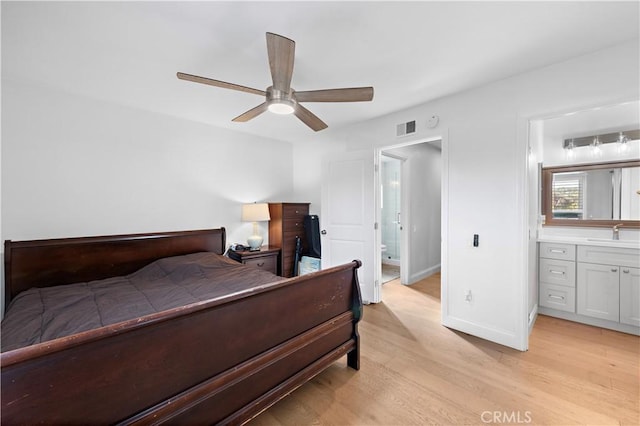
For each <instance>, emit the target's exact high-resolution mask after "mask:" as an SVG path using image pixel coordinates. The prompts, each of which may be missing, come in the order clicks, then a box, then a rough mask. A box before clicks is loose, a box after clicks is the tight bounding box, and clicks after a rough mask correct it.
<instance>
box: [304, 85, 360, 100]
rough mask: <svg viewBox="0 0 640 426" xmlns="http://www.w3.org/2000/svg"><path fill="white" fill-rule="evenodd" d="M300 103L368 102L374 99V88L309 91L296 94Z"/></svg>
mask: <svg viewBox="0 0 640 426" xmlns="http://www.w3.org/2000/svg"><path fill="white" fill-rule="evenodd" d="M296 99H297V101H298V102H366V101H370V100H372V99H373V87H350V88H345V89H327V90H308V91H305V92H296Z"/></svg>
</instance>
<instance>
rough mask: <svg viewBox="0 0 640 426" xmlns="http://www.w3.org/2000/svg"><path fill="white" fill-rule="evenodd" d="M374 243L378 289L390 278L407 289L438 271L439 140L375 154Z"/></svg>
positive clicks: (435, 139) (383, 149)
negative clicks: (378, 266)
mask: <svg viewBox="0 0 640 426" xmlns="http://www.w3.org/2000/svg"><path fill="white" fill-rule="evenodd" d="M379 155H380V156H379V163H378V164H379V173H378V174H377V175H378V176H377V180H378V181H377V182H376V183H377V184H379V193H378V197H377V207H376V215H377V218H376V222H377V223H379V226H378V229H377V231H376V232H377V237H376V241H378V242H379V246H378V256H379V257H378V258H379V259H380V262H379V265H380V268H379V269H378V270H379V271H380V272H379V275H378V276H377V278H376V280H379V281H378V282H379V283H380V284H379V286H380V287H381V286H382V285H383V284H384V283H385V282H388V281H387V280H388V279H389V278H391V277H393V276H394V275H392V274H391V273H389V274H388V273H387V272H392V273H395V274H399V276H400V282H401V283H402V284H405V285H410V284H413V283H415V282H417V281H420V280H422V279H424V278H426V277H428V276H430V275H433V274H435V273H437V272H440V269H441V242H442V229H441V228H442V227H441V223H442V220H441V219H442V182H443V181H442V170H443V161H442V140H441V139H440V138H434V139H432V140H425V141H419V142H410V143H405V144H402V145H395V146H389V147H384V148H382V149H380V150H379Z"/></svg>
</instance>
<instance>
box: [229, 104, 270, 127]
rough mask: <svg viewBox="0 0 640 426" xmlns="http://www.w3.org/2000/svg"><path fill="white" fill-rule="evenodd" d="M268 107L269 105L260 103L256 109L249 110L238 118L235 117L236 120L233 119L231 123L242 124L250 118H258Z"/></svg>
mask: <svg viewBox="0 0 640 426" xmlns="http://www.w3.org/2000/svg"><path fill="white" fill-rule="evenodd" d="M268 106H269V104H268V103H267V102H264V103H261V104H260V105H258V106H257V107H255V108H252V109H250V110H249V111H247V112H245V113H244V114H240V115H239V116H237V117H236V118H234V119H233V120H231V121H235V122H240V123H244V122H246V121H249V120H251V119H252V118H256V117H257V116H259V115H260V114H262V113H263V112H265V111H266V110H267V108H268Z"/></svg>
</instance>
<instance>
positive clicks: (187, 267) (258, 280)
mask: <svg viewBox="0 0 640 426" xmlns="http://www.w3.org/2000/svg"><path fill="white" fill-rule="evenodd" d="M282 279H283V278H281V277H278V276H276V275H273V274H271V273H269V272H266V271H263V270H261V269H259V268H255V267H252V266H246V265H242V264H240V263H237V262H235V261H233V260H231V259H228V258H226V257H223V256H220V255H217V254H214V253H193V254H188V255H184V256H174V257H168V258H165V259H160V260H157V261H155V262H153V263H151V264H149V265H147V266H145V267H144V268H142V269H140V270H138V271H136V272H134V273H132V274H130V275H127V276H123V277H114V278H107V279H104V280H98V281H91V282H86V283H76V284H68V285H61V286H56V287H46V288H32V289H29V290H27V291H24V292H22V293H20V294H18V296H17V297H16V298H15V299H14V300H13V301H12V302H11V304H10V305H9V308H8V309H7V313H6V315H5V318H4V319H3V321H2V352H5V351H9V350H13V349H18V348H21V347H24V346H29V345H33V344H36V343H41V342H46V341H48V340H53V339H56V338H59V337H64V336H69V335H72V334H75V333H79V332H81V331H87V330H92V329H95V328H99V327H103V326H106V325H111V324H115V323H118V322H121V321H126V320H130V319H133V318H138V317H141V316H144V315H148V314H152V313H156V312H161V311H165V310H167V309H171V308H176V307H178V306H185V305H188V304H191V303H195V302H200V301H204V300H208V299H212V298H215V297H219V296H224V295H227V294H231V293H235V292H237V291H241V290H247V289H249V288H253V287H257V286H260V285H264V284H268V283H272V282H276V281H279V280H282Z"/></svg>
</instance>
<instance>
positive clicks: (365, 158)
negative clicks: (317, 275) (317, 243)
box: [320, 151, 380, 302]
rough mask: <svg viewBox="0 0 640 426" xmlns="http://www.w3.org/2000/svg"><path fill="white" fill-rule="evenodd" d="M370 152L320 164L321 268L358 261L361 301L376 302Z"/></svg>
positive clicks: (372, 187) (345, 156) (373, 161)
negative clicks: (360, 265) (321, 166)
mask: <svg viewBox="0 0 640 426" xmlns="http://www.w3.org/2000/svg"><path fill="white" fill-rule="evenodd" d="M374 164H375V159H374V153H373V152H365V151H357V152H345V153H340V154H338V155H336V158H331V159H328V160H327V161H325V162H324V164H323V176H322V216H320V222H321V228H320V229H321V232H320V234H321V240H322V267H323V268H328V267H331V266H336V265H340V264H343V263H347V262H350V261H352V260H354V259H359V260H360V261H362V267H361V268H360V269H359V270H358V279H359V281H360V290H361V292H362V299H363V301H364V302H379V301H380V296H379V286H375V285H374V264H375V262H374V249H373V248H374V236H375V230H374V183H373V180H374V179H373V178H374Z"/></svg>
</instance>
